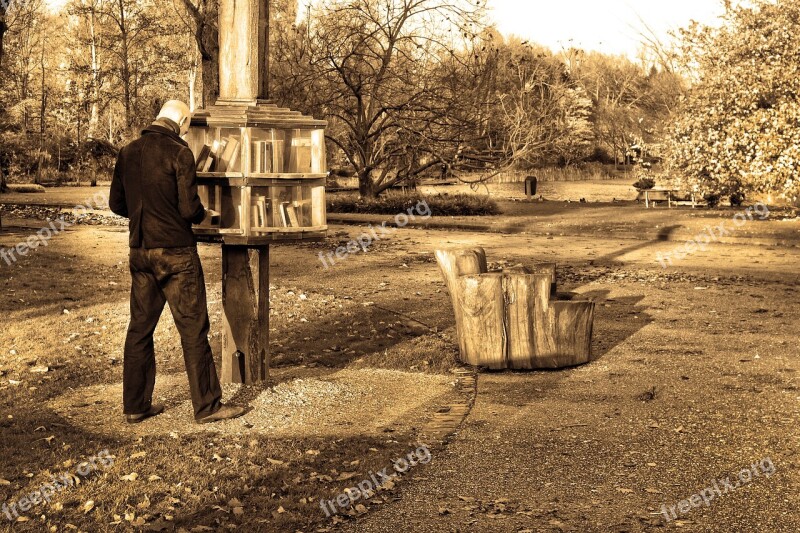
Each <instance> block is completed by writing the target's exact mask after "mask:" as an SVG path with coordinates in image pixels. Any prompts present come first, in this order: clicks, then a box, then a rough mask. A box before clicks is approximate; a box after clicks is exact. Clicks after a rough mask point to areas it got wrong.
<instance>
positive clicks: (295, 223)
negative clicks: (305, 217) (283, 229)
mask: <svg viewBox="0 0 800 533" xmlns="http://www.w3.org/2000/svg"><path fill="white" fill-rule="evenodd" d="M286 217H287V218H288V219H289V224H288V225H289V226H292V227H293V228H297V227H299V226H300V221H299V220H298V219H297V210H296V209H295V206H294V205H292V204H288V205H287V206H286Z"/></svg>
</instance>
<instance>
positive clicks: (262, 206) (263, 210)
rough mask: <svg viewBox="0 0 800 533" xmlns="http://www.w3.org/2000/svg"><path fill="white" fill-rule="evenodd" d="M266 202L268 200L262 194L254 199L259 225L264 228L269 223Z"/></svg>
mask: <svg viewBox="0 0 800 533" xmlns="http://www.w3.org/2000/svg"><path fill="white" fill-rule="evenodd" d="M267 202H268V200H267V199H266V198H264V197H263V196H259V197H258V199H257V200H256V205H257V207H258V216H259V218H260V224H259V227H262V228H266V227H269V225H270V223H269V222H270V220H269V217H268V213H267Z"/></svg>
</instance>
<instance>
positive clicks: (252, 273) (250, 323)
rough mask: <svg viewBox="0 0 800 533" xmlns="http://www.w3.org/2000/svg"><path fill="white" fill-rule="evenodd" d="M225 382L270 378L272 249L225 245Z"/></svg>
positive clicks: (223, 286)
mask: <svg viewBox="0 0 800 533" xmlns="http://www.w3.org/2000/svg"><path fill="white" fill-rule="evenodd" d="M222 320H223V328H224V331H223V337H222V378H221V379H222V382H223V383H245V384H252V383H258V382H261V381H265V380H266V379H268V377H269V248H268V247H262V248H246V247H244V246H229V245H222Z"/></svg>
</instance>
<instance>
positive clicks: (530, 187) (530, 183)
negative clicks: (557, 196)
mask: <svg viewBox="0 0 800 533" xmlns="http://www.w3.org/2000/svg"><path fill="white" fill-rule="evenodd" d="M537 182H538V180H537V179H536V176H528V177H526V178H525V194H526V195H527V196H528V199H529V200H530V199H531V198H532V197H533V196H534V195H535V194H536V183H537Z"/></svg>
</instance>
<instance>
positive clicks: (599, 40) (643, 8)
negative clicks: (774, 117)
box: [46, 0, 723, 59]
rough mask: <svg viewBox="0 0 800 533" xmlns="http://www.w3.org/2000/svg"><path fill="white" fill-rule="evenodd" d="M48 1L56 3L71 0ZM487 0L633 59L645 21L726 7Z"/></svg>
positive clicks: (504, 29)
mask: <svg viewBox="0 0 800 533" xmlns="http://www.w3.org/2000/svg"><path fill="white" fill-rule="evenodd" d="M46 1H47V3H48V4H49V5H50V6H51V7H58V6H60V5H63V4H64V3H65V2H66V0H46ZM311 1H312V2H314V1H315V0H311ZM308 2H309V0H299V2H298V3H299V4H300V5H301V6H302V5H305V4H307V3H308ZM488 4H489V7H491V8H492V18H493V19H494V20H495V22H496V24H497V28H498V30H500V32H501V33H503V34H504V35H509V34H514V35H517V36H519V37H522V38H524V39H528V40H530V41H532V42H536V43H539V44H543V45H545V46H547V47H549V48H551V49H553V50H554V51H558V50H560V49H561V48H570V47H576V48H583V49H585V50H597V51H600V52H604V53H607V54H625V55H627V56H629V57H630V58H631V59H635V58H636V56H637V54H638V52H639V49H640V47H641V36H640V33H641V32H642V31H643V29H644V25H643V24H642V21H644V22H645V23H646V24H647V26H649V27H650V28H652V30H653V31H654V32H655V33H656V35H657V36H658V37H659V38H660V39H662V40H666V39H667V38H668V34H669V31H670V30H676V29H678V28H681V27H684V26H686V25H688V24H689V22H690V21H691V20H697V21H699V22H702V23H705V24H714V23H715V22H716V20H717V18H718V17H719V15H721V14H722V12H723V7H722V0H488ZM300 11H301V12H302V11H303V10H302V9H301V10H300ZM640 18H641V20H640Z"/></svg>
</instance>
